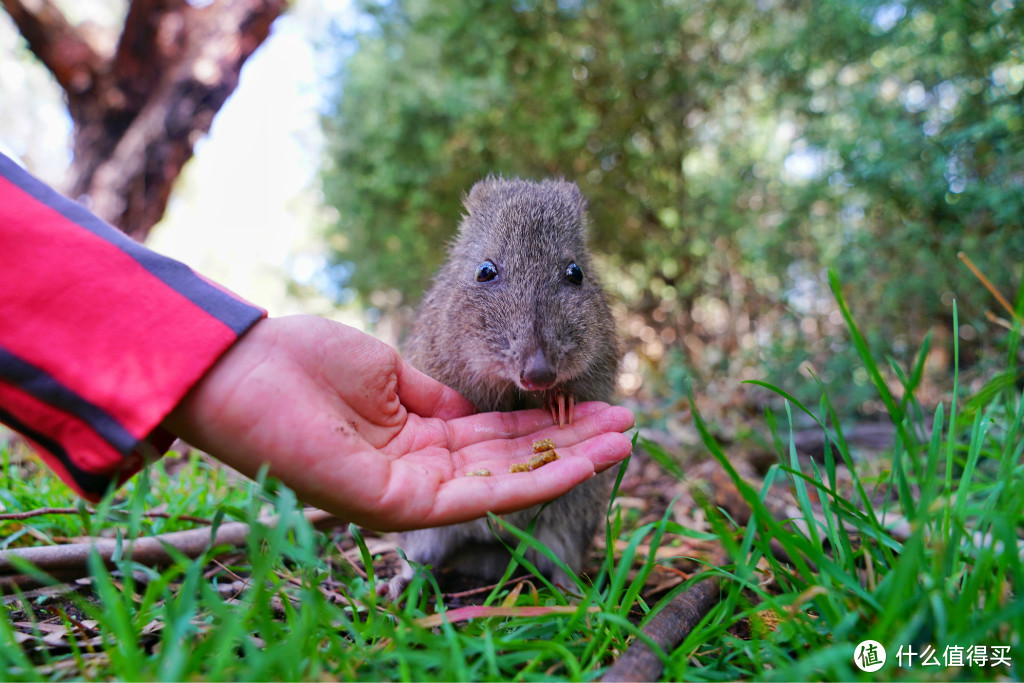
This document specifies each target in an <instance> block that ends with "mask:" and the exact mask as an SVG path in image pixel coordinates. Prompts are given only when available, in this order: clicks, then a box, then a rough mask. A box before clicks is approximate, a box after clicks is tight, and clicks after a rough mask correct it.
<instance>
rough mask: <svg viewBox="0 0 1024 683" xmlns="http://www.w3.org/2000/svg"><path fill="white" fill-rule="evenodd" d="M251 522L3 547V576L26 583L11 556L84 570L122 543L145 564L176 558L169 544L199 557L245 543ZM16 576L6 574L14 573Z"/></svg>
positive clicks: (309, 513)
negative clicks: (93, 558)
mask: <svg viewBox="0 0 1024 683" xmlns="http://www.w3.org/2000/svg"><path fill="white" fill-rule="evenodd" d="M303 515H304V516H305V518H306V520H307V521H308V522H309V523H310V524H313V525H314V526H315V525H317V524H322V523H324V522H325V521H326V520H328V519H331V518H333V516H332V515H331V514H330V513H327V512H324V511H323V510H317V509H309V510H305V511H304V512H303ZM277 519H278V518H277V517H276V516H275V517H268V518H264V519H261V520H260V523H261V524H265V525H267V526H274V525H275V524H276V523H277ZM249 531H250V525H249V524H248V523H246V522H229V523H227V524H222V525H220V526H219V527H218V528H217V529H216V531H215V532H213V531H212V530H211V529H190V530H188V531H175V532H172V533H167V534H158V535H156V536H146V537H143V538H137V539H135V540H130V541H119V540H115V539H109V538H100V539H95V540H93V541H90V542H88V543H69V544H67V545H55V546H40V547H34V548H14V549H9V550H3V551H0V578H3V579H4V582H5V583H15V584H17V585H24V584H23V582H21V581H18V577H19V576H22V575H19V574H17V569H16V566H15V565H14V563H13V561H12V558H14V557H19V558H21V559H22V560H24V561H27V562H30V563H32V564H34V565H35V566H36V567H38V568H39V569H41V570H43V571H45V572H48V573H51V574H60V575H67V574H68V573H69V572H76V571H77V572H79V574H78V575H81V572H82V571H83V570H85V568H86V566H87V564H86V563H87V561H88V559H89V555H90V554H91V553H92V552H93V551H95V552H96V553H97V554H98V555H99V557H100V559H101V560H102V561H103V562H104V563H105V564H107V565H108V566H110V565H111V564H112V558H113V556H114V553H115V552H116V551H117V549H118V548H119V547H120V548H122V550H123V556H124V557H126V558H131V559H132V560H133V561H135V562H138V563H140V564H143V565H146V566H161V565H165V564H168V563H170V562H172V561H173V557H172V555H171V553H170V552H168V550H167V547H168V546H170V547H172V548H174V549H175V550H177V551H178V552H179V553H181V554H183V555H185V556H186V557H191V558H194V557H198V556H200V555H201V554H203V553H204V552H206V550H207V549H208V548H212V547H216V546H221V545H227V546H231V547H235V546H243V545H245V543H246V540H247V538H248V536H249ZM12 574H14V575H15V576H14V577H10V578H8V577H5V576H4V575H8V576H9V575H12Z"/></svg>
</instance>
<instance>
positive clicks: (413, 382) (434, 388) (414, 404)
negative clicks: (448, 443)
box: [397, 358, 476, 420]
mask: <svg viewBox="0 0 1024 683" xmlns="http://www.w3.org/2000/svg"><path fill="white" fill-rule="evenodd" d="M397 373H398V389H397V391H398V399H399V400H400V401H401V402H402V405H403V406H405V409H406V410H408V411H409V412H410V413H414V414H416V415H419V416H421V417H436V418H440V419H442V420H454V419H455V418H458V417H465V416H467V415H472V414H473V413H475V412H476V407H474V406H473V404H472V403H470V402H469V401H468V400H466V398H464V397H463V396H462V394H460V393H459V392H457V391H455V390H454V389H451V388H449V387H446V386H445V385H443V384H441V383H440V382H438V381H437V380H435V379H434V378H432V377H430V376H429V375H427V374H425V373H423V372H420V371H419V370H417V369H416V368H414V367H413V366H411V365H409V364H408V363H407V362H405V361H404V360H402V359H401V358H399V359H398V366H397Z"/></svg>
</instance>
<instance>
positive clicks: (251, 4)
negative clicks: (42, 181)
mask: <svg viewBox="0 0 1024 683" xmlns="http://www.w3.org/2000/svg"><path fill="white" fill-rule="evenodd" d="M0 5H2V6H3V8H4V9H5V10H6V11H7V14H8V15H9V16H10V17H11V19H12V20H13V21H14V23H15V25H16V26H17V28H18V30H19V31H20V33H21V35H22V37H23V38H24V39H25V41H26V44H27V46H28V48H29V49H30V50H31V51H32V53H33V54H34V55H35V56H36V58H37V59H38V60H39V62H40V63H41V64H42V65H43V66H45V67H46V69H47V70H49V72H50V73H51V74H52V76H53V78H54V81H55V82H56V84H57V85H59V86H60V88H61V89H62V90H63V94H64V100H65V102H66V104H67V107H68V112H69V114H70V115H71V120H72V122H73V131H72V138H73V143H72V147H73V157H72V161H71V168H70V171H69V173H68V177H67V179H66V182H65V184H64V186H63V187H62V190H63V191H64V193H65V194H67V195H68V196H71V197H75V198H78V199H80V200H81V201H83V202H85V203H87V204H88V206H89V208H90V209H91V210H92V211H93V212H94V213H96V214H97V215H98V216H100V217H101V218H103V219H104V220H106V221H108V222H109V223H111V224H112V225H115V226H117V227H118V228H120V229H121V230H123V231H124V232H126V233H128V234H129V235H131V236H132V237H134V238H135V239H137V240H138V241H140V242H141V241H143V240H145V238H146V237H147V235H148V234H149V231H150V229H151V228H152V227H153V225H155V224H156V223H157V221H159V220H160V218H161V217H162V216H163V214H164V210H165V209H166V207H167V202H168V199H169V197H170V194H171V188H172V187H173V184H174V181H175V179H177V177H178V174H179V173H181V170H182V167H183V166H184V165H185V163H186V162H187V161H188V160H189V159H190V158H191V157H192V154H193V148H194V146H195V143H196V142H197V140H198V139H199V138H200V137H201V136H203V135H205V134H206V133H207V132H208V131H209V130H210V125H211V124H212V122H213V117H214V115H215V114H216V113H217V112H218V111H219V110H220V108H221V106H222V105H223V104H224V102H225V100H227V98H228V96H229V95H230V94H231V93H232V92H233V91H234V89H235V87H236V86H237V85H238V78H239V73H240V72H241V69H242V65H243V64H244V63H245V61H246V60H247V59H248V58H249V56H250V55H251V54H252V53H253V51H255V50H256V48H257V47H259V46H260V44H261V43H262V42H263V41H264V40H265V39H266V37H267V35H268V33H269V32H270V26H271V24H272V23H273V21H274V20H275V19H276V18H277V17H278V16H279V15H280V14H281V12H282V11H283V10H284V8H285V5H286V0H220V1H219V2H216V3H209V2H196V3H190V2H187V0H132V1H131V2H122V3H120V5H119V6H118V8H117V9H114V10H113V11H111V8H110V7H109V6H106V3H104V6H103V7H101V8H100V12H99V14H101V15H106V14H114V15H117V14H120V15H121V21H117V22H111V23H110V24H107V25H104V24H102V23H98V22H95V21H90V20H88V17H89V14H88V10H92V11H93V12H94V13H95V11H96V9H97V8H96V7H90V8H83V7H82V6H81V3H77V4H76V5H72V6H70V7H67V6H66V7H62V6H60V5H59V4H57V3H55V2H54V1H53V0H32V1H31V2H27V1H25V0H0ZM67 9H71V10H72V12H71V14H72V16H71V18H70V19H69V17H68V16H67V15H66V14H65V11H66V10H67Z"/></svg>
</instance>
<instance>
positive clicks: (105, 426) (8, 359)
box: [0, 348, 138, 456]
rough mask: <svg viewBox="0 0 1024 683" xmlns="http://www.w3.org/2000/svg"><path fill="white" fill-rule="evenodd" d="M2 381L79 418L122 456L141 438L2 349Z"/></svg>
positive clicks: (0, 371)
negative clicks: (137, 437)
mask: <svg viewBox="0 0 1024 683" xmlns="http://www.w3.org/2000/svg"><path fill="white" fill-rule="evenodd" d="M0 379H2V380H4V381H5V382H6V383H8V384H11V385H13V386H15V387H17V388H18V389H20V390H21V391H23V392H25V393H26V394H28V395H30V396H32V397H34V398H35V399H37V400H39V401H41V402H42V403H45V404H47V405H50V406H53V407H55V408H59V409H60V410H63V411H64V412H66V413H68V414H70V415H73V416H74V417H76V418H78V419H79V420H81V421H82V422H84V423H85V424H87V425H88V426H89V427H90V428H91V429H92V430H93V431H94V432H96V433H97V434H98V435H99V436H100V437H101V438H102V439H103V440H104V441H106V442H107V443H109V444H110V445H111V446H112V447H113V448H115V449H116V450H117V452H119V453H120V454H121V455H125V456H127V455H129V454H130V453H131V452H132V451H133V450H134V449H135V446H136V445H137V443H138V439H136V438H135V437H134V436H132V435H131V433H130V432H129V431H128V430H127V429H125V428H124V427H123V426H122V425H121V423H120V422H118V421H117V420H116V419H115V418H114V417H113V416H112V415H110V414H109V413H108V412H106V411H105V410H104V409H103V408H100V407H99V406H97V405H96V404H95V403H92V402H91V401H89V400H87V399H85V398H83V397H82V396H80V395H78V394H76V393H75V392H74V391H72V390H71V389H69V388H68V387H67V386H65V385H64V384H62V383H61V382H60V381H59V380H58V379H56V378H55V377H54V376H53V375H51V374H49V373H48V372H46V371H45V370H43V369H42V368H39V367H36V366H35V365H33V364H31V363H29V362H28V361H25V360H23V359H22V358H19V357H18V356H15V355H14V354H12V353H10V352H9V351H7V350H5V349H2V348H0Z"/></svg>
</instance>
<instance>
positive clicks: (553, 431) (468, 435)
mask: <svg viewBox="0 0 1024 683" xmlns="http://www.w3.org/2000/svg"><path fill="white" fill-rule="evenodd" d="M633 422H634V417H633V413H632V412H630V411H629V410H627V409H626V408H622V407H620V406H609V405H608V404H606V403H599V402H589V403H583V404H580V406H579V407H578V408H577V412H576V419H575V420H574V421H573V423H572V424H568V425H565V426H563V427H558V426H556V425H554V424H553V423H552V421H551V414H550V413H548V411H546V410H519V411H515V412H511V413H481V414H479V415H472V416H470V417H465V418H460V419H458V420H452V421H451V422H449V423H448V439H449V441H448V447H449V448H450V449H451V450H452V452H453V454H455V455H456V456H457V457H465V458H470V459H472V457H473V455H474V453H477V452H479V449H476V448H471V447H474V446H480V445H482V444H485V447H486V449H489V450H491V451H493V450H495V449H498V450H501V451H502V452H507V453H508V454H509V455H514V454H515V453H517V452H518V451H521V450H522V449H524V448H525V449H527V450H529V447H530V444H531V443H532V442H533V441H536V440H538V439H544V438H552V439H554V441H555V445H556V446H567V445H571V444H574V443H578V442H580V441H583V440H585V439H589V438H591V437H593V436H596V435H598V434H603V433H605V432H624V431H626V430H627V429H629V428H630V427H632V426H633ZM490 442H494V443H490ZM464 451H465V452H464Z"/></svg>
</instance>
